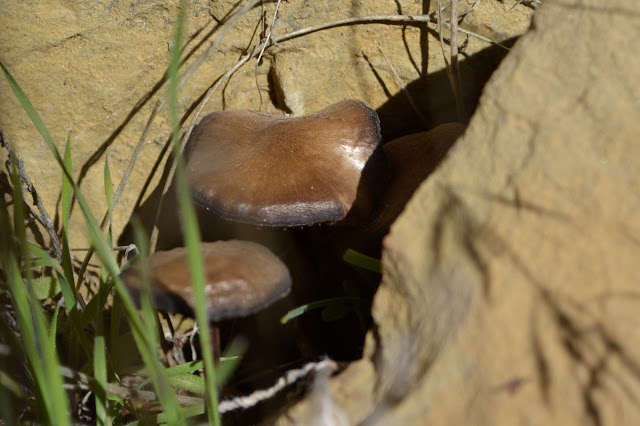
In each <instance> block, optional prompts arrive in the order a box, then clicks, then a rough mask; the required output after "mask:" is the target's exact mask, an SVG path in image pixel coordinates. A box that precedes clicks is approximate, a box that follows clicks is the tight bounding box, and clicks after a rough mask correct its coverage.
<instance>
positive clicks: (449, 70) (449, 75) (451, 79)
mask: <svg viewBox="0 0 640 426" xmlns="http://www.w3.org/2000/svg"><path fill="white" fill-rule="evenodd" d="M445 8H446V7H445ZM445 8H443V7H442V1H441V0H438V27H437V28H438V34H439V35H440V48H441V49H442V58H443V59H444V63H445V68H446V70H447V78H448V79H449V84H450V85H451V90H452V91H453V95H454V97H455V99H456V107H457V109H458V120H462V118H461V117H460V107H459V100H458V98H459V97H458V96H457V92H456V83H455V77H454V75H453V69H452V67H451V63H450V62H449V60H448V59H447V54H446V52H445V48H444V35H443V33H442V28H443V25H442V24H443V19H442V11H443V10H444V9H445ZM451 34H453V31H451ZM451 45H453V43H451Z"/></svg>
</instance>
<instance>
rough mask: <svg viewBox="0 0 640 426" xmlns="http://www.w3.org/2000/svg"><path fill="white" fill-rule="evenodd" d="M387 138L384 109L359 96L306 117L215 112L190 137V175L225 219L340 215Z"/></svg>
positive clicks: (207, 204)
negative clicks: (383, 133)
mask: <svg viewBox="0 0 640 426" xmlns="http://www.w3.org/2000/svg"><path fill="white" fill-rule="evenodd" d="M380 138H381V137H380V123H379V120H378V115H377V114H376V112H375V111H373V110H371V109H369V108H367V107H366V106H365V105H364V104H363V103H362V102H358V101H353V100H346V101H342V102H339V103H337V104H334V105H332V106H330V107H328V108H326V109H324V110H322V111H320V112H318V113H316V114H312V115H309V116H306V117H298V118H286V117H278V116H272V115H269V114H265V113H260V112H249V111H221V112H214V113H212V114H209V115H207V116H206V117H205V118H204V119H203V120H202V121H201V122H200V124H199V125H198V127H197V128H196V130H195V131H194V133H193V135H192V136H191V138H190V140H189V144H188V147H187V176H188V179H189V182H190V184H191V186H192V192H193V195H194V199H195V201H196V203H197V204H198V205H200V206H201V207H203V208H205V209H206V210H209V211H212V212H214V213H215V214H217V215H218V216H220V217H222V218H224V219H228V220H234V221H239V222H244V223H250V224H255V225H267V226H298V225H310V224H314V223H320V222H333V221H340V220H342V219H343V218H344V217H345V216H346V215H347V213H348V212H349V211H350V209H351V208H352V205H353V204H354V201H355V200H356V195H357V193H358V191H359V186H361V183H362V182H361V180H362V179H361V175H362V172H363V169H364V168H365V164H367V162H368V161H369V159H370V157H371V156H372V154H374V151H375V150H376V148H377V147H378V145H379V144H380Z"/></svg>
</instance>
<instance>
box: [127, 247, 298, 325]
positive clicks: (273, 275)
mask: <svg viewBox="0 0 640 426" xmlns="http://www.w3.org/2000/svg"><path fill="white" fill-rule="evenodd" d="M202 255H203V258H204V265H205V279H206V281H205V295H206V298H207V313H208V316H209V321H211V322H217V321H220V320H223V319H229V318H239V317H245V316H248V315H251V314H253V313H255V312H258V311H260V310H262V309H264V308H266V307H267V306H269V305H271V304H272V303H274V302H275V301H276V300H278V299H280V298H282V297H284V296H285V295H286V294H287V293H289V290H290V289H291V276H290V274H289V270H288V269H287V267H286V266H285V264H284V263H282V261H280V259H278V258H277V257H276V256H275V255H274V254H273V253H271V251H269V249H267V248H266V247H264V246H262V245H260V244H257V243H253V242H249V241H239V240H230V241H216V242H214V243H202ZM149 270H150V285H151V292H152V296H153V301H154V303H155V305H156V307H157V308H158V309H160V310H163V311H167V312H173V313H175V312H179V313H182V314H185V315H189V316H193V307H194V297H193V287H192V286H191V280H190V275H189V265H188V261H187V254H186V249H185V248H184V247H180V248H175V249H173V250H169V251H160V252H157V253H155V254H154V255H153V256H151V257H150V258H149ZM121 277H122V279H123V281H124V283H125V285H126V286H127V287H128V288H129V290H130V291H131V292H132V294H133V295H134V297H138V294H139V291H140V290H141V289H142V280H141V277H140V271H139V269H138V268H137V267H136V266H134V267H131V268H129V269H127V270H126V271H124V272H123V273H122V275H121Z"/></svg>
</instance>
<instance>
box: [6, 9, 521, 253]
mask: <svg viewBox="0 0 640 426" xmlns="http://www.w3.org/2000/svg"><path fill="white" fill-rule="evenodd" d="M178 3H179V2H178V1H177V0H162V1H160V0H152V1H145V2H123V1H110V2H77V1H75V0H52V1H47V2H46V3H43V2H37V1H15V0H0V24H1V25H2V28H3V31H1V32H0V57H1V58H2V60H3V61H4V62H5V63H6V64H7V66H8V68H9V70H10V71H11V72H12V73H13V75H14V76H15V78H16V79H17V80H18V82H19V83H20V84H21V86H22V88H23V89H24V90H25V92H26V93H27V95H28V96H29V97H30V99H31V101H32V103H33V104H34V106H35V107H36V109H37V110H38V111H39V113H40V115H41V116H42V118H43V120H44V122H45V123H46V125H47V126H48V128H49V130H50V132H51V134H52V136H53V138H54V140H55V142H56V144H57V146H58V149H60V150H62V149H63V147H64V143H65V141H66V137H67V132H68V131H71V132H72V141H73V163H74V170H75V172H74V175H75V177H76V178H78V180H79V181H80V183H81V189H82V190H83V191H84V193H85V195H86V197H87V198H88V200H89V202H90V204H91V206H92V207H93V210H94V213H95V214H96V216H102V214H103V213H104V212H105V211H106V202H105V201H104V200H105V197H104V190H103V162H104V157H105V150H106V148H107V147H108V148H109V151H108V158H109V161H110V167H111V172H112V174H113V181H114V183H115V184H117V183H118V182H120V179H121V177H122V175H123V173H124V171H125V169H126V168H127V166H128V164H129V161H130V159H131V157H132V155H133V152H134V148H135V146H136V144H137V143H138V141H139V140H140V139H142V141H143V143H144V148H143V149H142V151H141V153H140V155H139V157H138V159H137V162H136V165H135V167H134V169H133V174H132V177H131V179H130V180H129V183H128V186H127V190H126V191H125V193H124V194H123V197H122V199H121V201H120V204H119V206H118V207H117V208H116V210H115V215H114V233H115V234H116V235H118V234H119V233H120V231H121V230H122V229H123V227H124V226H125V224H126V222H127V221H128V220H129V217H130V215H131V212H132V210H133V209H134V206H135V205H136V203H137V201H138V196H139V194H140V192H141V191H142V189H143V187H144V186H145V181H146V180H147V179H148V178H149V176H150V175H151V174H152V172H154V170H155V171H156V172H155V175H154V176H155V177H154V179H153V180H152V182H151V185H150V188H153V187H154V186H155V183H156V182H157V181H158V178H159V175H160V173H158V172H157V171H158V170H162V166H160V167H157V168H154V167H155V166H154V165H155V163H156V161H157V159H158V158H159V156H160V154H161V152H162V150H163V147H164V146H165V145H166V143H167V140H168V136H169V129H168V125H167V121H168V120H167V117H168V115H167V111H166V108H162V109H161V110H160V111H159V113H158V116H157V117H156V118H155V119H154V120H153V121H152V124H151V128H150V131H149V133H148V134H146V135H143V130H144V127H145V125H146V124H147V122H148V121H149V117H150V116H151V112H152V110H153V107H154V106H155V105H156V102H157V101H158V100H160V99H161V97H162V96H164V94H165V93H166V85H163V75H164V73H165V71H166V67H167V63H168V59H169V52H170V50H171V49H172V46H171V37H172V30H173V25H174V22H175V18H176V15H177V11H178V6H177V5H178ZM187 3H188V5H189V8H188V11H187V30H186V36H187V40H188V43H187V46H186V52H188V53H187V60H186V62H185V64H184V66H183V69H186V68H188V67H190V66H191V65H192V64H193V63H194V61H195V60H196V59H197V58H200V57H201V55H203V53H204V52H205V50H206V49H207V48H208V47H209V46H210V44H211V43H212V42H213V41H214V39H215V38H216V37H217V36H218V35H219V34H220V30H219V29H216V28H217V25H218V23H219V22H221V21H222V20H223V19H224V18H225V17H228V16H229V13H230V12H231V11H233V10H238V9H237V8H236V9H234V8H233V7H234V5H235V4H236V3H238V2H236V1H235V0H234V1H231V0H215V1H210V0H194V1H189V2H187ZM261 3H263V6H261ZM475 3H477V6H476V7H475V9H474V11H473V12H472V13H470V14H468V15H467V16H466V17H465V19H464V22H463V23H462V24H461V26H462V27H464V28H466V29H467V30H471V31H475V32H477V33H479V34H481V35H483V36H485V37H488V38H490V39H491V40H493V41H496V42H506V43H509V42H510V40H511V39H513V38H514V37H517V36H518V35H520V34H522V33H523V32H524V31H525V29H526V28H527V26H528V24H529V17H530V15H531V9H529V8H527V7H526V6H522V5H521V6H518V7H516V8H514V9H511V6H513V4H507V3H509V2H505V3H501V2H500V1H498V0H485V1H482V2H475ZM243 4H244V3H243ZM275 6H276V2H274V1H264V2H259V3H258V6H256V7H255V8H253V9H251V10H250V11H249V12H248V13H247V14H246V15H244V17H243V18H242V19H241V20H240V21H239V22H238V24H237V25H236V27H235V29H233V30H231V31H229V32H228V33H227V35H226V36H225V37H224V38H223V39H222V42H221V43H220V45H218V46H217V47H216V48H214V49H213V51H211V52H210V53H209V54H208V56H207V57H206V60H205V61H204V62H203V63H202V65H201V66H200V68H198V70H197V72H195V73H194V74H193V75H192V77H191V78H190V79H189V80H188V81H187V82H186V83H185V84H184V85H183V86H182V89H181V97H180V102H181V105H182V110H183V112H184V113H185V116H186V117H187V118H186V124H187V125H188V124H189V123H190V122H191V120H192V119H193V117H194V107H195V105H196V102H197V101H198V100H199V99H201V97H202V96H203V95H204V93H205V91H206V90H207V88H208V87H209V86H210V85H212V84H213V83H214V82H215V81H216V80H217V79H218V78H219V77H220V76H221V75H222V74H223V73H224V72H225V71H226V70H227V69H229V68H230V67H231V66H233V65H234V64H235V63H236V62H237V61H238V59H239V58H240V57H241V56H242V55H243V52H245V51H246V50H247V48H248V47H249V46H255V45H257V44H258V43H259V42H260V37H262V36H264V35H266V34H267V33H268V32H269V29H270V26H271V22H272V17H273V14H274V10H275ZM471 6H472V4H470V3H466V2H463V3H461V8H462V10H465V8H466V9H468V8H469V7H471ZM435 8H436V2H434V1H424V2H416V1H414V0H351V1H348V2H342V1H339V2H336V1H332V0H317V1H313V2H309V1H302V0H294V1H285V2H282V3H281V4H280V8H279V19H278V20H277V22H276V25H275V26H274V30H273V37H279V36H282V35H284V34H286V33H288V32H291V31H294V30H299V29H302V28H307V27H310V26H314V25H319V24H323V23H327V22H331V21H334V20H339V19H345V18H351V17H356V16H369V15H397V14H407V15H410V14H423V13H431V12H433V11H434V10H435ZM446 13H447V12H446V11H445V15H446ZM261 17H263V18H264V19H261ZM434 28H435V25H433V24H428V25H414V26H402V25H399V24H388V23H386V24H380V23H378V24H370V25H359V26H344V27H338V28H333V29H330V30H325V31H319V32H315V33H313V34H309V35H306V36H304V37H299V38H295V39H291V40H288V41H284V42H281V43H279V44H278V45H277V46H271V47H269V48H267V49H266V50H265V54H264V55H263V60H262V63H261V65H260V66H258V67H256V61H255V59H254V60H252V61H250V62H249V63H247V64H246V65H245V66H244V67H242V68H241V69H240V70H239V71H238V72H236V73H235V74H234V75H233V77H232V78H231V79H230V81H229V82H228V84H226V85H225V86H224V89H223V90H221V91H218V92H217V93H215V94H214V96H213V97H212V98H211V101H210V102H209V103H208V104H207V105H206V106H205V109H204V110H203V114H206V113H208V112H211V111H214V110H221V109H254V110H256V109H258V108H260V102H261V98H260V96H259V93H262V102H263V104H262V109H263V110H266V111H269V112H278V111H279V109H278V108H285V109H286V108H288V109H290V110H292V111H293V112H294V113H296V114H298V113H300V114H302V113H307V112H314V111H319V110H321V109H323V108H325V107H326V106H328V105H329V104H330V103H333V102H336V101H339V100H342V99H345V98H355V99H361V100H363V101H365V102H366V103H367V104H368V106H370V107H371V108H374V109H377V110H378V112H379V114H380V115H381V117H382V120H383V123H382V124H383V129H384V130H383V131H384V132H385V135H386V136H388V137H391V136H396V135H397V134H398V133H403V132H404V133H406V132H407V130H411V129H415V130H418V131H419V130H426V129H428V128H430V127H432V126H433V125H435V124H439V123H441V122H445V121H451V120H452V119H454V118H455V115H454V114H455V113H454V112H453V111H455V110H454V109H453V108H451V106H452V99H453V98H452V96H451V91H450V89H449V84H448V82H447V79H446V75H445V73H444V72H443V71H442V69H443V60H442V53H441V49H440V42H439V39H438V37H437V34H436V33H435V32H434ZM446 35H447V34H446V31H445V36H446ZM374 41H377V42H378V43H379V44H380V46H381V48H382V49H383V51H384V52H385V54H386V55H387V57H388V58H389V61H390V63H391V64H393V66H394V68H395V69H396V71H397V72H398V74H399V76H400V79H401V80H402V81H403V84H405V85H406V87H407V89H408V90H409V92H410V93H412V96H413V97H414V98H415V99H416V102H417V103H418V104H420V105H421V108H423V111H422V112H423V114H424V115H425V117H426V120H427V124H422V123H419V122H418V121H417V120H416V115H415V113H414V112H413V111H412V110H411V107H410V106H409V103H408V101H407V99H406V97H405V96H404V95H402V93H401V90H400V86H399V85H398V83H397V82H396V81H395V79H394V77H393V76H392V73H391V69H390V67H389V65H388V64H387V63H386V61H385V60H384V59H383V56H382V55H381V53H380V52H379V51H378V48H377V47H376V45H375V43H374ZM460 45H461V48H462V50H463V53H462V55H463V58H462V59H463V61H462V73H463V78H464V85H465V86H464V87H465V93H467V96H468V101H469V102H470V103H473V102H474V100H476V99H477V97H478V95H479V91H480V88H481V87H482V85H483V84H484V81H486V79H487V78H488V76H489V74H490V73H491V72H492V71H493V69H494V68H495V66H496V64H497V62H498V61H499V60H500V59H501V58H502V57H503V55H504V51H503V50H501V49H499V48H496V47H490V46H491V45H490V44H488V43H487V42H485V41H481V40H479V39H477V38H474V37H470V38H468V41H467V37H466V36H462V35H461V37H460ZM1 80H2V82H0V98H1V99H2V107H1V108H0V129H3V130H4V131H5V134H6V136H7V138H8V139H9V140H10V141H11V142H12V143H13V145H14V146H15V147H16V148H17V150H18V152H19V153H20V155H21V156H22V157H23V158H24V160H25V164H26V169H27V171H28V173H29V174H30V176H31V178H32V180H33V181H34V184H35V186H36V188H37V189H38V190H39V192H40V195H41V196H42V197H43V198H44V202H45V206H46V207H47V209H48V210H49V212H50V213H51V214H53V212H54V211H55V207H56V202H57V200H58V198H59V189H60V185H61V184H60V182H61V173H60V171H59V169H58V168H57V167H55V166H54V165H53V162H52V156H51V153H50V152H49V151H48V149H47V148H46V146H45V145H44V144H43V143H41V142H42V139H41V137H40V135H38V133H37V132H36V130H35V129H34V128H33V125H32V124H31V122H30V121H29V119H28V118H27V116H26V115H25V114H24V112H23V111H22V109H21V107H20V105H19V104H18V102H17V100H16V98H15V96H14V95H13V93H12V92H11V90H10V88H9V86H8V84H7V83H6V81H5V80H4V78H3V79H1ZM256 84H257V85H258V86H259V87H260V89H259V90H257V89H256ZM280 112H281V113H284V112H283V111H281V110H280ZM185 127H186V125H185ZM5 155H6V154H5V153H4V152H3V153H2V154H0V158H4V157H5ZM148 193H149V190H147V191H146V195H148ZM146 195H145V196H146ZM77 210H78V209H75V210H74V213H73V215H72V224H73V226H72V229H71V233H72V235H71V239H72V246H75V247H78V246H80V247H82V246H86V243H85V242H84V235H83V229H84V225H83V221H82V218H81V216H80V214H79V212H78V211H77Z"/></svg>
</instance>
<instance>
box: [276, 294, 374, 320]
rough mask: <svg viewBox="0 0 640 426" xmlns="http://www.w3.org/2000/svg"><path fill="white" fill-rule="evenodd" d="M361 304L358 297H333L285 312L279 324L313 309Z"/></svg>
mask: <svg viewBox="0 0 640 426" xmlns="http://www.w3.org/2000/svg"><path fill="white" fill-rule="evenodd" d="M358 303H362V299H360V298H358V297H351V296H346V297H333V298H331V299H323V300H316V301H315V302H311V303H307V304H306V305H302V306H298V307H297V308H294V309H292V310H290V311H289V312H287V313H286V314H285V316H283V317H282V318H281V319H280V323H281V324H286V323H288V322H289V321H291V320H292V319H294V318H297V317H299V316H300V315H302V314H304V313H305V312H309V311H313V310H315V309H324V308H326V307H331V306H332V305H340V306H344V305H345V304H350V305H355V304H358Z"/></svg>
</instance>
